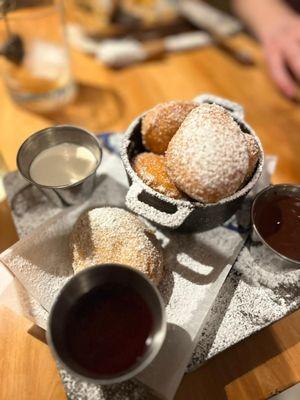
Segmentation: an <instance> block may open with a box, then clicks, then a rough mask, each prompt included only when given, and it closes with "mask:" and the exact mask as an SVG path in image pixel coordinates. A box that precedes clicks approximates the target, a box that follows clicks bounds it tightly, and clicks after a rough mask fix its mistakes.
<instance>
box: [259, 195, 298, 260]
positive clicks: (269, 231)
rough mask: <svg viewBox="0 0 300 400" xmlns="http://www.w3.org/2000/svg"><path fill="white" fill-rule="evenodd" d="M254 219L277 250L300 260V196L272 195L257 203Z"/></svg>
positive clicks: (261, 231) (263, 234) (266, 238)
mask: <svg viewBox="0 0 300 400" xmlns="http://www.w3.org/2000/svg"><path fill="white" fill-rule="evenodd" d="M254 221H255V224H256V227H257V230H258V232H259V233H260V235H261V236H262V237H263V239H264V240H265V241H266V242H267V243H268V244H269V245H270V246H271V247H272V248H273V249H274V250H276V251H277V252H279V253H280V254H282V255H284V256H286V257H288V258H291V259H293V260H296V261H300V196H296V195H295V196H289V195H276V193H274V194H273V195H270V196H269V197H268V198H262V199H261V200H260V201H258V203H257V207H256V210H255V213H254Z"/></svg>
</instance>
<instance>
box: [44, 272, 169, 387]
mask: <svg viewBox="0 0 300 400" xmlns="http://www.w3.org/2000/svg"><path fill="white" fill-rule="evenodd" d="M105 283H123V284H126V285H128V286H131V287H132V288H133V289H134V290H136V291H137V292H138V293H139V294H140V296H142V298H143V299H144V300H145V301H146V303H147V305H148V307H149V309H150V311H151V314H152V317H153V322H154V323H153V329H152V332H151V344H150V345H149V346H148V349H147V350H146V352H145V354H144V355H143V356H141V357H140V359H139V360H138V361H137V363H136V364H135V365H133V366H132V367H130V368H129V369H127V370H125V371H123V372H120V373H117V374H114V375H103V376H99V375H96V374H92V373H88V372H87V371H86V370H85V369H83V368H80V366H79V365H78V364H76V363H75V362H74V361H73V360H71V359H70V357H68V355H67V352H66V349H65V346H64V341H63V335H64V323H65V321H66V318H67V314H68V312H69V311H70V309H71V307H72V306H73V305H74V304H75V303H76V302H77V301H78V300H79V299H80V298H81V297H82V296H84V295H85V294H86V293H88V292H89V291H90V290H93V289H94V288H96V287H99V286H101V285H102V284H105ZM166 330H167V322H166V315H165V307H164V303H163V300H162V298H161V296H160V294H159V291H158V290H157V288H156V287H155V286H154V285H153V283H152V282H151V281H150V280H149V279H148V278H147V277H146V275H144V274H143V273H142V272H140V271H138V270H136V269H134V268H131V267H128V266H125V265H120V264H102V265H96V266H94V267H90V268H87V269H85V270H83V271H81V272H79V273H78V274H76V275H74V276H73V277H72V278H71V279H70V280H69V281H68V282H67V284H66V285H65V286H64V287H63V288H62V290H61V292H60V293H59V295H58V297H57V298H56V300H55V302H54V304H53V306H52V309H51V312H50V316H49V319H48V329H47V341H48V343H49V345H50V348H51V351H52V353H53V355H54V357H55V358H56V359H57V360H58V361H59V362H60V364H61V365H62V366H63V367H64V368H65V369H66V370H68V371H69V372H71V373H72V374H74V375H76V376H77V377H79V378H80V379H82V380H85V381H88V382H91V383H95V384H101V385H107V384H112V383H118V382H123V381H125V380H127V379H130V378H132V377H133V376H135V375H137V374H138V373H139V372H141V371H142V370H143V369H145V368H146V367H147V366H148V365H149V364H150V363H151V361H152V360H153V359H154V357H155V356H156V355H157V353H158V352H159V350H160V348H161V346H162V344H163V342H164V339H165V336H166ZM132 340H134V337H133V338H132Z"/></svg>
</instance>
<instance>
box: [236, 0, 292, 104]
mask: <svg viewBox="0 0 300 400" xmlns="http://www.w3.org/2000/svg"><path fill="white" fill-rule="evenodd" d="M232 3H233V7H234V9H235V11H236V13H237V14H238V15H239V16H240V17H241V18H242V19H243V20H244V21H245V22H246V24H247V25H248V26H249V28H250V29H251V30H252V31H253V33H254V34H255V35H256V36H257V38H258V39H259V40H260V41H261V43H262V45H263V48H264V52H265V56H266V60H267V63H268V66H269V70H270V73H271V76H272V77H273V80H274V81H275V82H276V83H277V85H278V86H279V88H280V89H281V90H282V91H283V93H284V94H285V95H287V96H289V97H295V96H296V94H297V83H296V82H295V80H294V79H293V78H292V74H291V73H290V72H289V69H290V70H291V71H292V73H293V75H294V77H295V78H296V79H297V80H299V81H300V16H299V15H298V14H297V13H296V12H294V11H293V10H292V9H291V8H290V7H289V6H288V5H287V4H286V3H285V2H284V0H232ZM299 5H300V0H299Z"/></svg>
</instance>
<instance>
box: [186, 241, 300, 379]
mask: <svg viewBox="0 0 300 400" xmlns="http://www.w3.org/2000/svg"><path fill="white" fill-rule="evenodd" d="M299 307H300V270H299V269H287V268H282V267H281V266H280V265H279V264H278V263H277V262H276V259H274V257H273V256H272V255H271V254H270V253H269V252H268V251H266V250H265V248H264V247H263V246H257V245H255V244H251V243H248V244H247V246H245V247H244V248H243V249H242V251H241V253H240V254H239V257H238V259H237V261H236V263H235V264H234V267H233V268H232V270H231V272H230V274H229V276H228V278H227V280H226V282H225V283H224V285H223V287H222V289H221V291H220V292H219V295H218V298H217V300H216V302H215V303H214V305H213V307H212V308H211V310H210V312H209V314H208V316H207V318H206V321H205V322H206V323H205V324H204V328H203V330H202V332H201V336H200V340H199V342H198V344H197V346H196V348H195V351H194V354H193V356H192V359H191V361H190V363H189V366H188V370H190V371H191V370H194V369H195V368H197V367H198V366H199V365H200V364H202V363H203V362H204V361H206V360H207V359H209V358H211V357H213V356H214V355H216V354H218V353H219V352H221V351H223V350H225V349H226V348H228V347H230V346H232V345H233V344H235V343H237V342H239V341H240V340H243V339H244V338H245V332H247V336H250V335H251V334H253V333H254V332H257V331H258V330H260V329H262V328H264V327H265V326H267V325H269V324H271V323H273V322H274V321H277V320H278V319H280V318H282V317H284V316H285V315H287V314H288V313H290V312H292V311H294V310H296V309H298V308H299Z"/></svg>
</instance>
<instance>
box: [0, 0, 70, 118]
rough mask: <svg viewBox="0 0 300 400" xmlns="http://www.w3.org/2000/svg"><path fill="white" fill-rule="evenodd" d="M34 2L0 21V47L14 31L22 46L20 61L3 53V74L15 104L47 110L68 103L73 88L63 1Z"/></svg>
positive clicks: (37, 109)
mask: <svg viewBox="0 0 300 400" xmlns="http://www.w3.org/2000/svg"><path fill="white" fill-rule="evenodd" d="M19 3H20V5H22V3H23V4H24V3H25V4H27V3H28V1H22V2H19ZM29 3H30V2H29ZM36 4H37V5H34V6H32V5H31V6H27V7H22V6H21V7H19V8H18V7H17V9H15V10H11V11H10V10H9V12H8V13H7V18H5V19H4V18H2V20H1V21H0V43H1V44H2V48H3V46H5V44H7V43H9V39H10V38H11V36H12V35H14V36H16V35H17V36H18V37H19V38H20V40H21V42H22V46H23V49H24V55H23V57H22V59H21V61H20V60H19V61H20V62H13V61H11V60H9V59H8V58H7V57H5V56H3V57H2V60H1V61H2V75H3V79H4V81H5V84H6V86H7V88H8V91H9V93H10V95H11V97H12V98H13V99H14V100H15V101H16V102H17V103H18V104H20V105H22V106H24V107H25V108H28V109H31V110H33V111H38V112H49V111H54V110H56V109H59V108H60V107H62V106H63V105H65V104H67V103H69V102H70V101H71V100H72V99H73V98H74V95H75V91H76V90H75V84H74V82H73V79H72V74H71V69H70V57H69V51H68V47H67V43H66V38H65V30H64V23H63V10H62V4H61V3H60V2H58V1H56V0H52V1H48V0H46V1H45V0H43V1H39V2H36ZM17 5H18V3H17Z"/></svg>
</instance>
